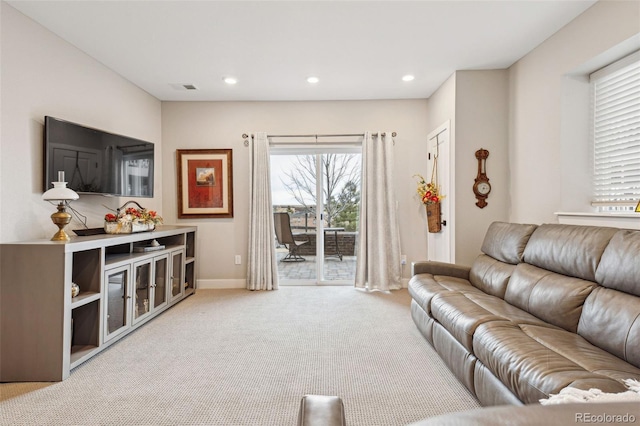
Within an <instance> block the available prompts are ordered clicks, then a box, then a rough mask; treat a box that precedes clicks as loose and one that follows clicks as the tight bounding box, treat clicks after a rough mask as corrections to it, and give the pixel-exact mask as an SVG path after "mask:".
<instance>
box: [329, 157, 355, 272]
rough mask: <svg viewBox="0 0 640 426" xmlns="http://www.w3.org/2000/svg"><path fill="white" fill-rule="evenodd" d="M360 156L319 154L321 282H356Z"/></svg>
mask: <svg viewBox="0 0 640 426" xmlns="http://www.w3.org/2000/svg"><path fill="white" fill-rule="evenodd" d="M361 157H362V155H361V153H360V152H357V153H355V152H328V153H324V154H322V163H321V168H322V180H323V183H324V185H323V188H322V191H323V192H322V194H323V200H322V201H323V202H322V208H323V210H322V218H323V220H322V233H323V253H324V257H323V262H322V278H323V281H322V282H323V283H330V284H352V283H353V282H354V281H355V277H356V250H355V248H356V240H357V235H358V225H359V214H360V176H361ZM319 204H320V203H319Z"/></svg>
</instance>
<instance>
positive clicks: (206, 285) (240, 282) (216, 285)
mask: <svg viewBox="0 0 640 426" xmlns="http://www.w3.org/2000/svg"><path fill="white" fill-rule="evenodd" d="M197 288H201V289H203V290H204V289H221V288H247V280H246V279H244V278H237V279H230V280H198V287H197Z"/></svg>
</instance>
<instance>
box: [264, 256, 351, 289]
mask: <svg viewBox="0 0 640 426" xmlns="http://www.w3.org/2000/svg"><path fill="white" fill-rule="evenodd" d="M286 254H287V250H286V249H285V250H282V249H277V250H276V258H277V259H278V278H279V279H280V280H315V279H316V275H317V274H316V256H306V255H305V256H303V257H304V258H305V259H306V260H305V261H304V262H281V261H280V259H282V258H283V257H285V256H286ZM355 278H356V257H355V256H342V260H340V259H338V258H336V257H327V258H325V260H324V279H325V280H326V281H337V280H339V281H354V280H355Z"/></svg>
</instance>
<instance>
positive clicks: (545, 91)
mask: <svg viewBox="0 0 640 426" xmlns="http://www.w3.org/2000/svg"><path fill="white" fill-rule="evenodd" d="M639 33H640V2H637V1H608V0H602V1H599V2H598V3H596V4H595V5H594V6H592V7H591V8H589V9H587V10H586V11H585V12H584V13H583V14H582V15H580V16H579V17H577V18H576V19H575V20H573V21H572V22H571V23H569V24H568V25H567V26H565V27H564V28H562V29H561V30H560V31H558V32H557V33H556V34H554V35H553V36H552V37H550V38H549V39H547V40H546V41H545V42H544V43H542V44H541V45H540V46H538V47H537V48H536V49H534V50H533V51H532V52H530V53H529V54H527V55H526V56H524V57H523V58H522V59H521V60H519V61H518V62H517V63H515V64H514V65H513V66H512V67H511V68H510V69H509V80H510V118H509V123H510V124H509V163H510V166H511V174H510V176H511V186H510V191H509V192H510V195H511V211H510V214H509V219H510V220H511V221H513V222H526V223H543V222H556V217H555V215H554V212H557V211H559V210H561V209H562V208H563V206H564V207H565V208H584V209H588V208H589V207H588V205H587V203H588V201H587V200H588V195H587V194H585V191H588V187H586V186H585V185H583V184H582V183H581V182H582V181H581V180H580V176H582V179H586V178H588V168H589V165H588V164H586V165H585V162H586V163H588V160H589V155H588V150H589V140H588V139H587V138H586V136H585V134H584V130H583V129H581V128H576V129H574V130H575V132H577V134H580V135H582V137H583V138H584V139H583V141H582V143H580V141H579V140H576V138H575V137H571V135H572V134H574V132H572V131H571V129H570V128H567V126H566V124H567V121H564V122H563V120H572V118H571V117H569V116H568V114H567V108H564V109H563V103H564V102H566V101H567V99H566V98H567V97H571V96H572V93H574V94H575V93H576V92H574V91H573V90H572V88H571V87H569V86H573V89H575V86H579V85H580V84H579V79H576V78H575V77H572V78H569V79H568V78H567V76H568V75H572V74H574V73H575V70H576V69H579V68H581V67H582V66H583V65H584V64H585V63H589V62H591V61H592V60H593V58H597V57H600V56H602V55H603V54H604V53H606V52H607V51H609V50H611V49H616V50H618V49H617V46H619V45H620V44H621V43H624V44H626V43H625V42H626V41H627V40H628V39H630V38H632V37H636V38H637V37H638V34H639ZM636 45H637V43H636ZM563 85H564V86H563ZM576 97H578V98H580V97H582V98H584V96H581V95H580V94H576ZM563 112H564V115H563ZM573 120H574V121H575V122H579V121H580V120H577V121H576V120H575V118H573ZM563 138H564V139H563ZM568 176H578V177H577V178H573V179H571V180H569V179H570V178H568ZM565 199H566V200H575V201H564V200H565Z"/></svg>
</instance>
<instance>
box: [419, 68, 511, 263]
mask: <svg viewBox="0 0 640 426" xmlns="http://www.w3.org/2000/svg"><path fill="white" fill-rule="evenodd" d="M508 89H509V85H508V73H507V71H506V70H485V71H457V72H456V73H454V74H453V75H452V76H451V77H449V78H448V79H447V81H445V82H444V83H443V84H442V86H440V87H439V88H438V90H437V91H436V92H435V93H434V94H433V95H432V96H431V98H429V100H428V106H429V109H428V112H427V117H428V120H427V122H428V127H429V131H432V130H433V129H435V128H436V127H438V126H439V125H440V124H442V123H443V122H445V121H446V120H451V137H450V145H451V152H452V154H453V157H452V158H453V160H454V164H452V165H451V166H450V169H451V173H452V182H453V188H454V189H453V193H452V194H445V195H447V196H449V197H452V199H454V200H455V201H454V206H453V208H454V209H455V215H453V216H452V220H451V221H449V223H448V224H447V226H450V227H452V229H453V239H454V241H455V262H456V263H459V264H463V265H471V264H472V263H473V260H474V259H475V258H476V257H477V255H478V253H479V252H480V246H481V245H482V240H483V238H484V234H485V233H486V230H487V228H488V227H489V225H490V224H491V222H493V221H497V220H498V221H506V220H507V209H508V203H509V195H508V191H509V165H508V111H509V96H508ZM480 148H484V149H487V150H489V158H488V159H487V176H488V177H489V182H490V183H491V194H490V195H489V198H488V200H487V202H488V205H487V206H486V207H485V208H483V209H480V208H479V207H477V206H476V205H475V203H476V201H477V200H476V198H475V195H474V193H473V184H474V179H475V177H476V176H477V171H478V162H477V160H476V158H475V152H476V151H477V150H478V149H480Z"/></svg>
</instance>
